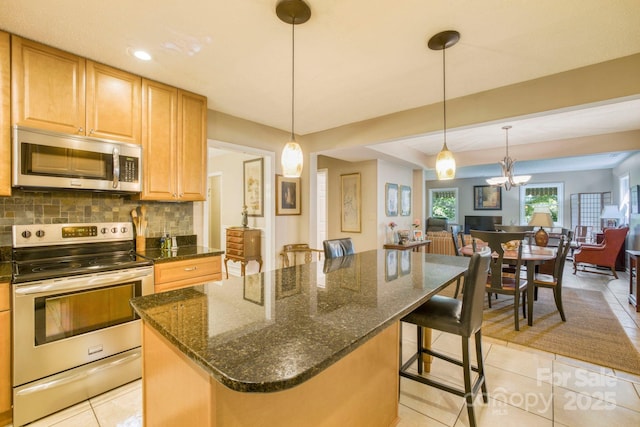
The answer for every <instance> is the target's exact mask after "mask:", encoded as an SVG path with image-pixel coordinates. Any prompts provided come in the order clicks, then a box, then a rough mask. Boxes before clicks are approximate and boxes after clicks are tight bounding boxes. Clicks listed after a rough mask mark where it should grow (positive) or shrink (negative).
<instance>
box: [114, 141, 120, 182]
mask: <svg viewBox="0 0 640 427" xmlns="http://www.w3.org/2000/svg"><path fill="white" fill-rule="evenodd" d="M119 181H120V153H119V151H118V148H114V149H113V188H118V185H119V184H120V182H119Z"/></svg>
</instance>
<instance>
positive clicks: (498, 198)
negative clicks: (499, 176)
mask: <svg viewBox="0 0 640 427" xmlns="http://www.w3.org/2000/svg"><path fill="white" fill-rule="evenodd" d="M473 209H474V210H477V211H478V210H487V211H499V210H501V209H502V187H493V186H491V185H474V186H473Z"/></svg>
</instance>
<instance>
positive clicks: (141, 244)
mask: <svg viewBox="0 0 640 427" xmlns="http://www.w3.org/2000/svg"><path fill="white" fill-rule="evenodd" d="M146 248H147V238H146V237H144V236H136V252H144V251H145V249H146Z"/></svg>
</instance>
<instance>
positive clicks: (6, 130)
mask: <svg viewBox="0 0 640 427" xmlns="http://www.w3.org/2000/svg"><path fill="white" fill-rule="evenodd" d="M10 93H11V41H10V36H9V34H8V33H5V32H3V31H0V196H11V102H10V99H11V97H10Z"/></svg>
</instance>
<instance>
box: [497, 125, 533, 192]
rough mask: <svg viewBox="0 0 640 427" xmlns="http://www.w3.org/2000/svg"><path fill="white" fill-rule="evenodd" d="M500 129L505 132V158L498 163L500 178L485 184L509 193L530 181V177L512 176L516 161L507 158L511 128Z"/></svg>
mask: <svg viewBox="0 0 640 427" xmlns="http://www.w3.org/2000/svg"><path fill="white" fill-rule="evenodd" d="M502 129H504V130H505V131H506V146H507V152H506V156H505V157H504V159H502V160H501V161H500V162H498V164H499V165H500V167H501V168H502V176H496V177H493V178H489V179H487V184H489V185H493V186H495V187H504V189H505V190H506V191H509V190H511V188H512V187H518V186H520V185H525V184H526V183H527V182H529V180H530V179H531V175H514V172H513V170H514V166H515V164H516V161H515V160H513V159H512V158H511V157H509V129H511V126H503V127H502Z"/></svg>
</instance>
